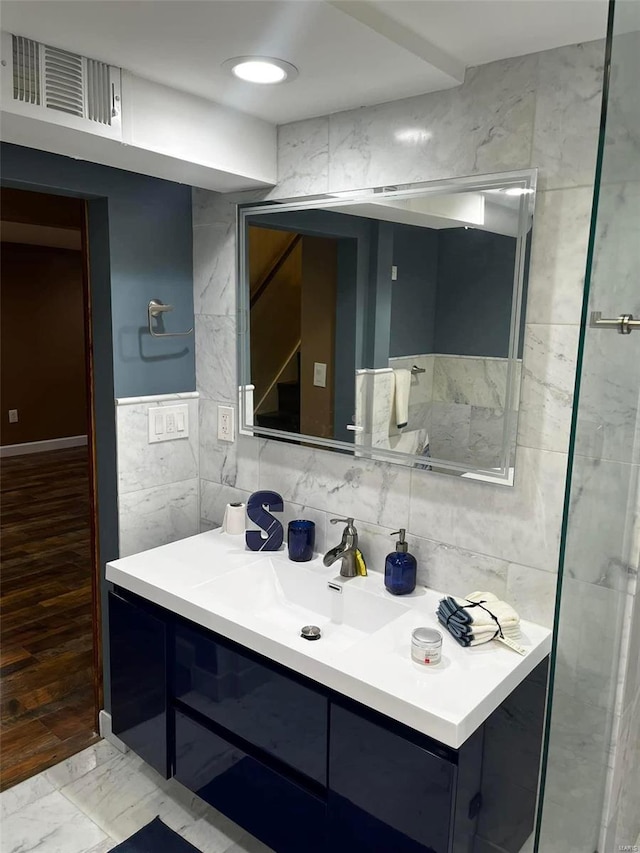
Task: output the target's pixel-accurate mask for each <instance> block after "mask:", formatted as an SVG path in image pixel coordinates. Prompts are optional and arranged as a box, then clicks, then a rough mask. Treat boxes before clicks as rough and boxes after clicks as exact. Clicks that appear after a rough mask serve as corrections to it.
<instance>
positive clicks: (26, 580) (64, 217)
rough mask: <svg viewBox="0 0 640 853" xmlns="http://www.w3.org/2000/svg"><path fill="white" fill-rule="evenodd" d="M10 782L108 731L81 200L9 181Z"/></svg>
mask: <svg viewBox="0 0 640 853" xmlns="http://www.w3.org/2000/svg"><path fill="white" fill-rule="evenodd" d="M1 202H2V207H1V214H2V222H1V237H2V244H1V252H2V279H1V286H0V299H1V309H2V315H1V316H2V319H1V323H2V330H1V331H2V353H1V362H2V368H1V369H2V376H1V387H0V400H1V404H0V416H1V420H0V423H1V427H0V444H1V449H0V474H1V481H0V482H1V492H2V504H1V511H0V536H1V539H2V554H1V559H0V609H1V617H2V621H1V664H0V694H1V703H0V710H1V723H2V725H1V727H0V787H1V788H2V789H5V788H8V787H10V786H12V785H14V784H16V783H17V782H20V781H22V780H24V779H26V778H28V777H29V776H32V775H33V774H35V773H37V772H39V771H41V770H43V769H45V768H46V767H48V766H50V765H52V764H55V763H57V762H59V761H61V760H63V759H64V758H67V757H68V756H70V755H72V754H74V753H75V752H78V751H79V750H81V749H83V748H85V747H86V746H88V745H89V744H91V743H92V742H93V741H94V740H95V739H97V734H96V732H97V713H98V709H99V708H100V707H101V706H102V695H101V691H102V681H101V671H102V668H101V652H100V642H99V637H100V632H99V584H98V575H97V565H98V561H97V550H96V549H97V542H96V532H95V531H96V523H95V522H96V518H95V512H96V502H95V500H94V491H95V474H94V469H95V466H94V442H93V419H92V410H93V405H92V402H93V401H92V380H91V377H92V350H91V335H90V322H89V321H90V300H89V286H88V285H89V282H88V263H87V250H86V205H85V202H84V201H83V200H81V199H76V198H70V197H66V196H55V195H48V194H42V193H35V192H25V191H22V190H14V189H8V188H3V189H2V197H1Z"/></svg>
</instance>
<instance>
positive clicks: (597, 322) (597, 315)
mask: <svg viewBox="0 0 640 853" xmlns="http://www.w3.org/2000/svg"><path fill="white" fill-rule="evenodd" d="M589 325H590V326H591V327H592V328H593V329H615V330H616V331H617V332H618V333H619V334H621V335H630V334H631V332H633V330H634V329H640V320H634V319H633V314H620V316H619V317H615V318H611V319H604V320H603V319H602V312H601V311H592V312H591V322H590V323H589Z"/></svg>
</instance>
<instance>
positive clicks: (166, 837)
mask: <svg viewBox="0 0 640 853" xmlns="http://www.w3.org/2000/svg"><path fill="white" fill-rule="evenodd" d="M111 853H200V851H199V850H198V849H197V848H196V847H194V846H193V844H189V842H188V841H185V840H184V838H182V836H181V835H178V833H177V832H174V831H173V830H172V829H169V827H168V826H167V825H166V824H165V823H163V822H162V821H161V820H160V818H159V817H156V818H154V819H153V820H152V821H151V823H148V824H147V825H146V826H143V827H142V829H139V830H138V832H136V833H135V835H132V836H131V838H127V840H126V841H123V842H122V844H118V846H117V847H114V848H113V850H112V851H111Z"/></svg>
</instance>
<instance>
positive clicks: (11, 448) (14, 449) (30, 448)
mask: <svg viewBox="0 0 640 853" xmlns="http://www.w3.org/2000/svg"><path fill="white" fill-rule="evenodd" d="M87 440H88V439H87V436H86V435H70V436H67V437H66V438H49V439H47V440H46V441H27V442H25V443H24V444H5V446H4V447H0V458H4V457H5V456H23V455H24V454H25V453H44V452H45V451H47V450H64V448H65V447H83V446H84V445H85V444H87Z"/></svg>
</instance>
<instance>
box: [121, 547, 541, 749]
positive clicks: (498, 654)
mask: <svg viewBox="0 0 640 853" xmlns="http://www.w3.org/2000/svg"><path fill="white" fill-rule="evenodd" d="M338 571H339V562H338V563H336V564H335V565H334V566H333V567H331V568H330V569H327V568H325V567H324V566H323V565H322V560H321V558H320V557H317V558H315V559H314V560H313V561H311V562H308V563H293V562H291V561H290V560H289V559H288V556H287V553H286V550H282V551H279V552H270V553H265V552H262V553H260V552H254V551H248V550H245V546H244V538H243V537H242V536H230V535H228V534H225V533H222V532H221V531H219V530H215V531H210V532H208V533H202V534H200V535H199V536H192V537H190V538H189V539H183V540H181V541H179V542H173V543H171V544H170V545H163V546H162V547H160V548H154V549H152V550H150V551H144V552H142V553H140V554H134V555H133V556H131V557H124V558H123V559H121V560H115V561H113V562H111V563H108V564H107V572H106V577H107V580H108V581H111V582H112V583H114V584H117V585H118V586H120V587H123V588H124V589H127V590H129V591H130V592H134V593H136V594H138V595H140V596H141V597H143V598H146V599H147V600H149V601H152V602H154V603H155V604H158V605H160V606H161V607H164V608H166V609H167V610H170V611H172V612H174V613H177V614H179V615H180V616H183V617H184V618H186V619H189V620H191V621H192V622H195V623H197V624H199V625H202V626H203V627H205V628H208V629H210V630H212V631H215V632H216V633H218V634H221V635H222V636H224V637H227V638H229V639H230V640H233V641H235V642H237V643H240V644H241V645H243V646H245V647H247V648H249V649H252V650H253V651H255V652H258V653H259V654H262V655H264V656H265V657H267V658H271V659H272V660H274V661H276V662H277V663H279V664H282V665H283V666H286V667H289V668H290V669H292V670H295V671H296V672H299V673H301V674H302V675H304V676H306V677H308V678H311V679H313V680H314V681H317V682H319V683H320V684H323V685H325V686H326V687H328V688H331V689H333V690H335V691H337V692H339V693H342V694H344V695H346V696H348V697H350V698H352V699H355V700H356V701H358V702H361V703H362V704H363V705H366V706H368V707H370V708H373V709H375V710H376V711H379V712H380V713H382V714H386V715H387V716H389V717H391V718H393V719H395V720H398V721H400V722H402V723H404V724H405V725H408V726H410V727H411V728H413V729H416V730H417V731H420V732H423V733H424V734H426V735H428V736H429V737H432V738H434V739H435V740H438V741H440V742H442V743H444V744H447V745H448V746H450V747H453V748H456V749H457V748H459V747H460V746H461V745H462V744H463V743H464V742H465V740H466V739H467V738H468V737H469V736H470V735H471V734H472V733H473V732H474V731H475V730H476V729H477V728H478V726H479V725H481V723H482V722H483V721H484V720H485V719H487V717H488V716H489V715H490V714H491V713H492V711H494V710H495V709H496V708H497V707H498V706H499V705H500V703H501V702H502V701H503V700H504V699H505V698H506V697H507V696H508V695H509V694H510V693H511V692H512V690H514V688H515V687H517V686H518V684H520V682H521V681H523V680H524V678H526V676H527V675H529V673H530V672H532V670H533V669H534V668H535V667H536V666H537V665H538V664H539V663H540V662H541V661H542V660H543V659H544V658H545V656H546V655H547V654H549V652H550V650H551V632H550V631H549V630H548V629H546V628H543V627H541V626H539V625H535V624H533V623H532V622H524V621H523V622H521V629H522V637H521V639H520V641H519V643H520V645H522V646H523V647H524V648H525V649H526V650H527V654H526V655H525V656H524V657H523V656H521V655H519V654H517V653H516V652H514V651H512V650H511V649H508V648H507V647H506V646H503V645H502V644H500V643H497V642H495V641H492V642H490V643H486V644H484V645H482V646H476V647H474V648H464V647H462V646H460V645H458V643H457V642H456V641H455V640H454V639H453V637H451V636H450V635H449V634H448V632H447V631H445V630H444V629H443V628H442V626H441V625H440V624H439V622H438V620H437V617H436V615H435V611H436V608H437V606H438V602H439V600H440V598H442V593H439V592H435V591H433V590H429V589H427V590H425V589H419V590H418V589H417V590H416V591H415V593H413V594H412V595H409V596H392V595H390V594H389V593H388V592H387V591H386V590H385V588H384V582H383V576H382V574H381V573H378V572H370V573H369V576H368V577H364V578H363V577H358V578H353V579H351V580H346V581H342V582H341V586H342V588H343V592H344V594H343V595H340V594H338V593H335V592H329V591H328V590H327V587H326V584H327V582H328V581H332V580H334V578H336V575H337V574H338ZM469 592H471V590H469ZM305 596H306V599H305V600H306V609H305V607H303V606H301V605H300V601H302V600H303V598H304V597H305ZM296 597H297V598H296ZM309 597H311V598H310V600H311V601H313V602H314V603H315V602H316V601H318V602H321V604H319V605H318V606H317V607H315V606H312V605H310V604H309ZM298 599H299V601H298ZM354 600H355V604H354ZM283 603H284V606H283ZM336 605H338V606H344V607H349V608H350V610H349V611H347V610H344V611H343V612H344V613H345V614H347V613H354V614H355V615H354V616H353V617H351V616H349V618H353V619H354V620H355V621H354V625H355V626H356V627H355V628H353V627H352V626H350V625H346V624H345V625H342V624H341V623H336V622H335V621H332V620H331V618H330V613H329V612H328V609H330V608H333V607H335V606H336ZM323 608H324V610H325V615H324V616H323V615H322V610H323ZM311 609H313V611H314V612H312V614H311V615H312V616H313V617H314V619H313V622H312V624H316V625H319V626H320V627H321V628H322V632H323V636H322V639H320V640H317V641H313V642H310V641H308V640H304V639H303V638H302V637H301V636H300V633H299V631H300V628H302V626H303V625H305V624H308V622H309V621H311V620H310V618H309V614H310V610H311ZM316 611H317V612H316ZM336 612H337V611H335V610H333V614H334V615H335V614H336ZM389 613H391V614H392V616H393V617H394V618H391V617H390V616H389ZM315 617H317V618H315ZM363 620H364V622H365V623H366V622H367V620H370V621H371V624H369V623H367V625H366V626H365V631H367V630H368V631H369V633H366V632H365V631H362V630H358V629H359V628H362V624H361V623H362V622H363ZM376 620H377V621H376ZM385 620H387V621H386V624H383V623H384V621H385ZM389 620H390V621H389ZM345 621H348V620H345ZM378 624H381V625H382V627H378ZM420 625H423V626H429V627H432V628H437V629H438V630H440V631H441V633H442V634H443V646H442V662H441V663H440V664H439V665H438V666H423V665H421V664H418V663H415V662H414V661H412V660H411V631H412V630H413V628H416V627H418V626H420ZM376 628H377V630H376Z"/></svg>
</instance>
